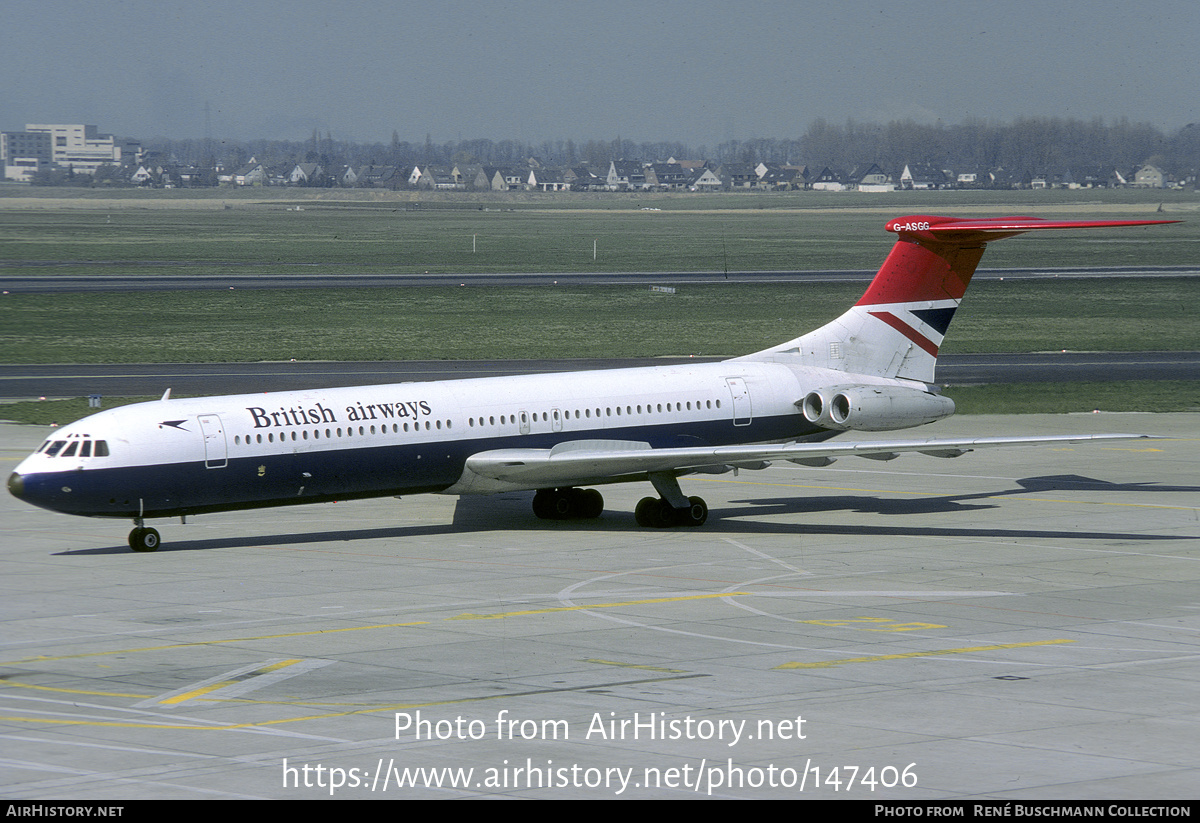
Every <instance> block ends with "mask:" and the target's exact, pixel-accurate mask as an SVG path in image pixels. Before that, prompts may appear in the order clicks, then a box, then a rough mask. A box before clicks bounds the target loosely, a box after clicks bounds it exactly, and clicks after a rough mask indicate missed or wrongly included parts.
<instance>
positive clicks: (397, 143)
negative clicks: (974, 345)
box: [144, 117, 1200, 180]
mask: <svg viewBox="0 0 1200 823" xmlns="http://www.w3.org/2000/svg"><path fill="white" fill-rule="evenodd" d="M144 145H145V147H146V148H147V149H151V150H157V151H160V152H162V153H163V154H164V155H165V156H168V157H170V158H171V159H172V160H173V161H174V162H178V163H182V164H187V165H194V166H213V165H217V164H221V165H223V166H225V167H226V168H236V167H238V166H240V165H242V164H244V163H245V162H247V161H248V160H249V159H250V158H251V157H253V158H255V159H256V160H257V161H258V162H260V163H264V164H266V165H274V164H278V163H285V162H314V163H321V164H322V165H323V166H324V167H325V168H326V169H330V168H333V167H335V166H338V165H353V166H359V165H367V164H371V165H391V166H397V167H401V168H403V167H411V166H415V165H427V164H438V165H451V164H456V163H478V164H484V165H489V166H509V165H517V164H524V163H526V162H528V160H529V158H536V159H537V160H538V161H539V162H540V163H542V164H543V165H554V166H566V165H570V166H573V165H577V164H588V165H591V166H593V167H596V166H607V165H608V163H609V162H610V161H612V160H619V159H624V160H640V161H645V162H652V161H658V162H661V161H664V160H666V159H668V158H670V157H674V158H676V159H677V160H683V159H689V160H709V161H713V162H716V163H758V162H766V163H778V164H789V165H809V166H815V167H817V168H821V167H824V166H831V167H835V168H846V169H849V168H852V167H854V166H857V165H859V164H862V163H877V164H878V165H879V166H880V167H882V168H883V169H885V170H888V171H898V170H900V169H901V168H903V166H904V165H905V164H911V163H928V164H931V165H933V166H935V167H938V168H946V169H953V170H955V171H962V170H968V169H978V170H993V169H1008V170H1024V171H1029V172H1036V173H1045V172H1054V171H1058V170H1063V169H1079V168H1085V167H1087V168H1092V167H1104V168H1110V169H1119V170H1122V171H1124V170H1127V169H1132V168H1134V167H1135V166H1138V165H1140V164H1143V163H1153V164H1154V165H1156V166H1158V167H1159V168H1161V169H1162V170H1163V171H1165V172H1166V173H1168V174H1170V175H1173V176H1175V177H1176V179H1180V180H1182V179H1185V178H1187V177H1193V178H1194V176H1195V175H1196V172H1197V170H1198V169H1200V124H1197V123H1191V124H1188V125H1186V126H1183V127H1181V128H1179V129H1177V130H1176V131H1174V132H1171V133H1168V132H1165V131H1163V130H1162V129H1160V128H1158V127H1156V126H1153V125H1151V124H1148V123H1135V122H1131V121H1129V120H1127V119H1124V118H1123V119H1119V120H1116V121H1113V122H1111V123H1109V122H1105V121H1104V120H1102V119H1095V120H1091V121H1082V120H1076V119H1063V118H1047V117H1025V118H1019V119H1017V120H1015V121H1012V122H1009V123H1003V122H996V121H991V120H978V119H972V120H967V121H964V122H962V123H958V124H944V123H934V124H928V123H917V122H915V121H912V120H897V121H891V122H889V123H886V124H880V123H870V122H858V121H854V120H847V121H846V122H845V123H831V122H829V121H827V120H824V119H820V118H818V119H816V120H814V121H813V122H812V123H811V124H810V125H809V126H808V128H807V129H806V130H805V131H804V133H803V134H802V135H800V136H799V137H796V138H783V139H779V138H754V139H750V140H727V141H724V142H721V143H718V144H716V145H713V146H709V145H690V144H688V143H685V142H679V141H660V142H640V143H639V142H635V141H633V140H628V139H623V138H621V137H616V138H614V139H612V140H594V139H593V140H586V141H578V142H577V141H575V140H569V139H566V140H564V139H559V140H544V141H542V142H540V143H528V142H522V141H515V140H491V139H487V138H477V139H469V140H451V141H445V142H437V141H434V140H433V139H432V138H431V137H429V136H427V137H426V139H425V140H424V141H423V142H420V143H414V142H409V141H403V140H400V138H399V134H398V133H396V132H393V134H392V139H391V141H390V142H388V143H357V142H352V141H345V140H337V139H335V138H334V137H333V135H332V133H330V132H326V133H324V134H321V133H319V132H317V131H314V132H313V135H312V137H311V138H310V139H308V140H305V141H286V140H250V141H244V142H230V141H216V140H171V139H155V140H148V141H144Z"/></svg>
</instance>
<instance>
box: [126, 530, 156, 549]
mask: <svg viewBox="0 0 1200 823" xmlns="http://www.w3.org/2000/svg"><path fill="white" fill-rule="evenodd" d="M161 542H162V538H161V537H159V536H158V529H148V528H146V527H144V526H139V527H137V528H136V529H134V530H133V531H131V532H130V533H129V548H131V549H133V550H134V551H135V552H152V551H155V550H157V549H158V546H159V544H160V543H161Z"/></svg>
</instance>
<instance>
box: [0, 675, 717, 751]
mask: <svg viewBox="0 0 1200 823" xmlns="http://www.w3.org/2000/svg"><path fill="white" fill-rule="evenodd" d="M711 676H712V675H709V674H694V673H692V674H688V673H685V674H676V675H672V676H668V677H647V678H640V679H637V680H618V681H610V682H605V683H588V684H586V685H580V686H563V687H561V688H554V689H529V690H528V691H521V692H505V693H503V694H489V695H483V696H479V697H460V698H456V699H453V700H431V701H428V702H424V703H396V704H381V705H377V706H368V707H364V708H358V709H349V710H346V711H340V712H330V713H327V714H312V715H304V716H302V717H282V718H277V719H275V720H263V721H259V722H255V723H225V724H220V725H216V724H213V725H207V726H198V725H193V726H189V725H183V724H179V723H137V722H131V721H118V720H88V719H80V718H79V717H78V716H75V717H66V718H50V717H19V716H2V715H0V722H4V721H8V722H17V723H43V724H50V725H72V726H100V727H112V728H126V729H169V730H172V731H198V732H219V731H240V730H264V729H266V727H269V726H280V725H283V724H286V723H297V722H301V721H304V720H329V719H332V718H336V717H349V716H352V715H359V714H374V713H376V712H396V711H404V710H407V709H425V708H429V707H432V706H455V705H462V704H465V703H482V702H485V701H490V700H504V699H508V698H514V697H536V696H538V695H543V694H562V693H565V692H580V691H590V690H592V689H610V688H615V687H618V686H640V685H644V684H648V683H664V682H670V681H676V680H691V679H693V678H700V677H711ZM278 705H291V704H288V703H285V702H281V703H280V704H278ZM197 722H202V721H197ZM278 733H279V734H282V732H278ZM323 739H330V738H323Z"/></svg>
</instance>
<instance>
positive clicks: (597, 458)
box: [449, 434, 1154, 493]
mask: <svg viewBox="0 0 1200 823" xmlns="http://www.w3.org/2000/svg"><path fill="white" fill-rule="evenodd" d="M1139 439H1154V438H1153V437H1152V436H1151V435H1142V434H1081V435H1046V436H1040V437H975V438H955V439H934V440H871V441H860V442H843V443H830V442H824V443H775V444H754V445H744V446H698V447H687V448H667V449H655V448H652V447H651V446H650V444H648V443H640V442H631V441H622V440H575V441H568V442H566V443H560V444H558V445H557V446H555V447H554V448H552V449H496V450H493V451H485V452H479V453H478V454H475V455H472V456H471V457H469V458H467V461H466V468H465V471H464V473H463V478H462V480H460V481H459V483H458V484H456V487H455V488H452V489H450V490H449V491H451V492H457V493H471V492H491V491H497V490H501V489H520V488H524V489H534V488H552V487H558V486H571V485H579V484H583V483H600V482H604V481H605V480H615V479H630V477H631V476H634V477H636V476H638V475H645V474H649V473H651V472H672V473H675V474H685V473H688V472H699V471H709V472H713V471H718V472H719V471H723V470H726V469H728V468H733V467H739V466H740V467H743V468H762V467H763V465H762V464H763V463H764V462H765V461H771V460H790V461H794V462H798V463H802V464H810V465H822V461H823V460H828V459H829V458H836V457H843V456H857V457H868V458H873V459H875V460H890V459H892V458H893V457H896V456H898V455H899V454H901V453H905V452H920V453H922V454H927V455H931V456H933V457H958V456H959V455H961V454H965V453H966V452H969V451H974V450H975V449H985V448H1000V447H1006V446H1007V447H1011V446H1040V445H1050V444H1060V445H1063V444H1069V443H1089V442H1096V441H1106V440H1139ZM829 462H832V461H831V460H829Z"/></svg>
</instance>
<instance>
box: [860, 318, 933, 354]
mask: <svg viewBox="0 0 1200 823" xmlns="http://www.w3.org/2000/svg"><path fill="white" fill-rule="evenodd" d="M867 314H869V315H871V316H872V317H878V318H879V319H880V320H882V321H883V322H884V323H887V324H888V325H889V326H891V327H892V328H893V329H895V330H896V331H898V332H900V333H901V334H902V335H904V336H905V337H907V338H908V339H909V340H911V341H913V342H914V343H916V344H917V346H919V347H920V348H921V350H923V351H925V352H927V353H928V354H929V355H931V356H933V357H937V354H938V347H937V346H936V345H934V342H933V341H932V340H930V339H929V338H928V337H926V336H925V335H923V334H921V333H920V332H919V331H917V330H916V329H914V328H913V327H912V326H910V325H908V324H907V323H905V322H904V321H903V320H901V319H900V318H899V317H897V316H896V315H894V314H892V313H891V312H890V311H868V312H867Z"/></svg>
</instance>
